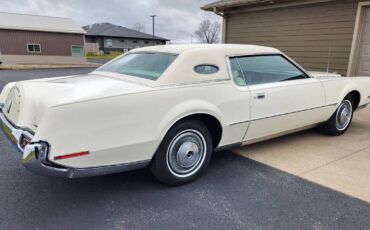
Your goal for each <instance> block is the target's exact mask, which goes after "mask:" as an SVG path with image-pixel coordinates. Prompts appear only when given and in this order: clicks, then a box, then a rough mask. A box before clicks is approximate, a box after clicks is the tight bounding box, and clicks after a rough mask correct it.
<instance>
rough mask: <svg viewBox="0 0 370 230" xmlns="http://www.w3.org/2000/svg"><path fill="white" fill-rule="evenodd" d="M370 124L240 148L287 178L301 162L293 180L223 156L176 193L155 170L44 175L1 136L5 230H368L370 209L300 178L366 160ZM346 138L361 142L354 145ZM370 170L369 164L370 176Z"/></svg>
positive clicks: (0, 215)
mask: <svg viewBox="0 0 370 230" xmlns="http://www.w3.org/2000/svg"><path fill="white" fill-rule="evenodd" d="M91 70H92V69H52V70H47V69H43V70H20V71H0V90H1V89H2V87H3V86H4V84H5V83H6V82H9V81H19V80H23V79H33V78H44V77H52V76H61V75H69V74H78V73H87V72H90V71H91ZM366 116H368V115H367V114H366V113H364V115H362V117H363V118H361V116H360V115H358V114H357V115H356V119H361V120H366ZM356 127H357V128H356ZM367 127H368V126H366V127H364V126H363V125H362V124H360V123H359V122H358V121H356V120H355V122H354V126H353V128H352V129H351V130H350V132H349V134H348V135H346V136H343V137H339V138H330V137H326V136H322V135H321V134H319V133H317V132H312V131H308V132H302V133H299V134H296V135H292V136H287V137H282V138H278V139H275V140H271V141H268V142H264V143H261V144H256V145H251V146H249V147H245V148H242V149H239V150H236V151H237V152H239V151H240V152H239V153H241V154H243V155H246V156H248V157H250V158H255V159H257V160H259V161H262V159H266V160H265V161H264V163H266V164H270V165H273V166H274V167H277V168H281V169H283V170H285V171H288V168H289V167H282V166H283V165H292V167H290V168H291V171H290V172H291V173H286V172H283V171H281V170H278V169H275V168H273V167H270V166H267V165H266V164H261V163H259V162H257V161H254V160H252V159H248V158H244V157H241V156H238V155H236V154H233V153H232V152H220V153H215V154H214V156H213V158H212V161H211V164H210V166H209V168H208V170H207V171H206V173H205V174H204V175H203V176H202V177H201V178H200V179H199V180H197V181H196V182H194V183H192V184H189V185H185V186H181V187H175V188H172V187H167V186H164V185H162V184H160V183H159V182H158V181H156V180H155V179H154V177H153V176H152V175H151V174H150V173H149V171H148V170H147V169H144V170H138V171H134V172H128V173H122V174H116V175H109V176H103V177H95V178H87V179H78V180H68V179H58V178H48V177H41V176H37V175H34V174H32V173H30V172H28V171H27V170H26V169H24V168H23V167H22V166H21V164H20V162H19V161H18V160H17V157H15V156H14V147H13V146H12V145H11V144H10V143H9V141H8V140H7V139H6V138H5V136H4V135H3V134H2V133H1V132H0V229H212V230H213V229H284V230H286V229H368V226H370V204H369V203H367V202H365V201H361V200H359V199H356V198H353V197H351V196H348V195H345V194H343V193H340V192H337V191H334V190H332V189H329V188H326V187H324V186H321V185H318V184H316V183H312V182H310V181H308V180H306V179H302V178H300V177H299V176H300V173H304V172H307V173H306V175H311V174H310V173H309V172H310V171H312V172H315V170H313V169H315V168H318V170H319V169H320V167H321V168H323V169H324V168H325V167H322V166H323V165H325V164H322V163H317V162H316V160H317V159H320V160H318V161H319V162H322V161H324V162H327V163H331V164H333V166H334V165H335V162H337V163H339V162H341V160H337V161H334V160H335V159H337V158H338V157H337V154H339V155H340V156H341V157H340V158H343V159H345V158H346V157H347V158H352V157H354V159H356V156H357V157H359V156H362V155H361V154H359V155H357V154H352V153H354V152H356V150H357V147H358V146H362V147H363V149H365V148H367V147H368V146H369V145H368V141H369V138H368V137H367V138H366V137H365V136H364V135H368V130H369V129H368V128H367ZM365 133H367V134H365ZM352 136H353V137H352ZM346 138H352V139H354V141H355V142H356V143H357V144H355V143H353V145H347V144H346V142H348V139H346ZM342 146H343V147H342ZM332 148H335V149H332ZM361 149H362V148H361ZM291 150H294V152H295V154H292V153H291V152H292V151H291ZM360 152H361V151H360ZM360 152H359V153H360ZM258 153H260V154H258ZM268 153H270V157H267V156H268ZM289 153H290V154H291V155H290V156H293V155H295V158H293V159H295V160H291V159H292V158H290V160H289V158H288V156H289ZM326 153H327V155H326ZM349 154H352V155H349ZM258 155H261V156H260V158H258V157H257V156H258ZM306 155H308V156H306ZM347 155H348V156H347ZM263 156H266V157H263ZM305 157H306V158H305ZM267 159H270V160H267ZM300 159H307V160H305V161H303V160H302V162H300V161H299V160H300ZM333 161H334V162H333ZM360 161H364V160H363V159H362V160H360ZM289 162H296V163H294V164H289ZM315 162H316V163H315ZM357 162H358V160H357ZM273 163H274V164H273ZM329 165H330V164H329ZM368 166H369V164H367V163H365V161H364V165H363V167H364V168H365V171H366V169H367V170H368ZM336 167H339V168H341V165H339V166H336ZM346 167H348V168H352V167H350V166H346ZM356 167H359V166H358V164H356ZM328 170H330V169H328ZM332 171H335V173H339V172H341V170H339V169H338V168H337V169H332ZM294 174H295V175H294ZM323 174H332V173H331V172H330V173H325V172H323ZM296 175H298V176H296ZM309 179H310V178H309ZM355 179H356V180H357V178H355ZM365 179H366V178H365ZM329 180H330V181H331V179H330V178H329ZM363 184H366V181H365V182H364V183H363ZM360 189H361V188H360Z"/></svg>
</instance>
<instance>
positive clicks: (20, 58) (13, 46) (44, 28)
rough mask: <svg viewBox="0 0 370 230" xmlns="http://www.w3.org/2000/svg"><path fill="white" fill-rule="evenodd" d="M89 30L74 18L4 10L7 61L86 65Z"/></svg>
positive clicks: (0, 43)
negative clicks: (87, 32)
mask: <svg viewBox="0 0 370 230" xmlns="http://www.w3.org/2000/svg"><path fill="white" fill-rule="evenodd" d="M85 33H86V32H85V31H84V30H83V29H82V28H81V27H80V26H79V25H78V24H76V23H75V22H74V21H73V20H72V19H70V18H60V17H48V16H36V15H24V14H12V13H0V51H1V60H2V62H3V63H4V64H82V63H85V62H86V58H85V55H84V44H85V42H84V34H85Z"/></svg>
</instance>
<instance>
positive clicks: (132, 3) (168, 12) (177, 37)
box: [0, 0, 221, 43]
mask: <svg viewBox="0 0 370 230" xmlns="http://www.w3.org/2000/svg"><path fill="white" fill-rule="evenodd" d="M214 1H215V0H0V11H1V12H11V13H24V14H36V15H48V16H59V17H70V18H73V19H74V20H75V21H76V22H77V23H78V24H80V25H81V26H84V25H89V24H93V23H99V22H110V23H113V24H117V25H121V26H125V27H128V28H132V27H133V26H134V25H135V24H136V23H142V24H144V25H145V30H146V31H145V32H147V33H150V34H151V33H152V19H151V18H150V17H149V16H150V15H153V14H156V15H158V17H157V18H156V35H158V36H162V37H165V38H168V39H170V40H172V42H174V43H189V42H190V39H191V34H194V31H195V30H196V29H197V27H198V25H199V23H200V22H201V21H202V20H203V19H210V20H211V21H214V20H218V21H220V22H221V17H219V16H217V15H215V14H213V13H210V12H205V11H203V10H201V9H200V7H201V6H203V5H205V4H208V3H210V2H214Z"/></svg>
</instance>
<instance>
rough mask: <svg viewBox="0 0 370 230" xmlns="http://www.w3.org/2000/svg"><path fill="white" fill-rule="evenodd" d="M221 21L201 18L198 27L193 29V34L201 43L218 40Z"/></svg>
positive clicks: (210, 42) (211, 42) (216, 41)
mask: <svg viewBox="0 0 370 230" xmlns="http://www.w3.org/2000/svg"><path fill="white" fill-rule="evenodd" d="M220 29H221V23H219V22H216V21H215V22H213V23H211V21H210V20H203V21H202V22H201V23H200V25H199V28H198V29H197V30H196V31H195V35H196V36H197V37H198V39H199V41H200V42H202V43H207V44H213V43H218V42H219V41H220Z"/></svg>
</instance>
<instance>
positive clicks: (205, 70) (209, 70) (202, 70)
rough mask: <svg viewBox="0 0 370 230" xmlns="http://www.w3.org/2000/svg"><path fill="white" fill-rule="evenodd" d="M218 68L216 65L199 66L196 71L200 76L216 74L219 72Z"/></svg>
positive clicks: (195, 68)
mask: <svg viewBox="0 0 370 230" xmlns="http://www.w3.org/2000/svg"><path fill="white" fill-rule="evenodd" d="M218 70H219V69H218V67H217V66H215V65H198V66H195V67H194V71H195V72H197V73H199V74H214V73H217V72H218Z"/></svg>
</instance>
